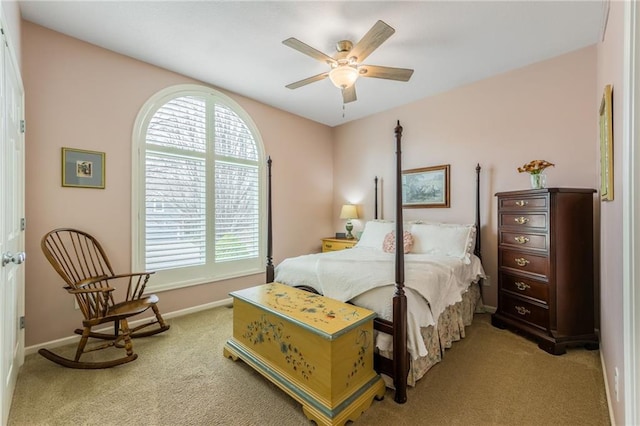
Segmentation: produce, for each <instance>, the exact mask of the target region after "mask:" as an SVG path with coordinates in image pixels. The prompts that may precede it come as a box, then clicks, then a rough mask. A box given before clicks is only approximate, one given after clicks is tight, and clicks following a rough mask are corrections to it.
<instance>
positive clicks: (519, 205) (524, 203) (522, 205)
mask: <svg viewBox="0 0 640 426" xmlns="http://www.w3.org/2000/svg"><path fill="white" fill-rule="evenodd" d="M527 204H529V203H528V202H527V201H524V200H520V201H516V206H518V207H524V206H526V205H527Z"/></svg>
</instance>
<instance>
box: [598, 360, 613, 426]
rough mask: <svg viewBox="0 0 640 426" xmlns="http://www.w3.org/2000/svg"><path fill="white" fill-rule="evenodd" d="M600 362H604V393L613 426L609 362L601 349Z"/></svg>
mask: <svg viewBox="0 0 640 426" xmlns="http://www.w3.org/2000/svg"><path fill="white" fill-rule="evenodd" d="M600 363H601V364H602V380H604V393H605V395H607V407H608V408H609V421H610V422H611V426H616V422H615V420H616V419H615V417H614V416H613V405H612V404H611V392H610V391H609V381H608V380H607V369H606V366H607V364H606V363H605V362H604V354H603V353H602V351H600Z"/></svg>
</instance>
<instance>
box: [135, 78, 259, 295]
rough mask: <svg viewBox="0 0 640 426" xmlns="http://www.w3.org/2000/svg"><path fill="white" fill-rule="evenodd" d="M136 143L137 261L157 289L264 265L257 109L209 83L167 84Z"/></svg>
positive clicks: (146, 109)
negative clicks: (253, 110) (250, 112)
mask: <svg viewBox="0 0 640 426" xmlns="http://www.w3.org/2000/svg"><path fill="white" fill-rule="evenodd" d="M133 139H134V141H133V142H134V143H133V148H134V150H133V232H132V235H133V242H132V245H133V266H134V268H136V269H137V270H147V271H157V273H156V275H155V276H154V278H153V279H152V280H151V281H150V283H149V286H150V288H152V289H155V290H162V289H170V288H177V287H183V286H187V285H194V284H201V283H206V282H211V281H215V280H220V279H226V278H232V277H237V276H243V275H250V274H255V273H260V272H263V271H264V256H263V252H264V249H263V245H264V244H262V241H263V238H262V234H263V232H262V229H263V226H262V218H263V217H264V214H261V213H262V210H263V205H264V203H263V202H262V200H263V194H264V177H263V175H264V166H263V165H264V161H263V159H264V153H263V152H264V150H263V148H262V142H261V139H260V135H259V134H258V132H257V130H256V128H255V126H254V124H253V123H252V121H251V119H250V118H249V116H248V115H247V114H246V113H245V112H244V110H242V108H240V106H238V105H237V104H236V103H235V102H234V101H233V100H231V99H230V98H229V97H227V96H225V95H223V94H221V93H219V92H217V91H215V90H213V89H211V88H207V87H203V86H197V85H179V86H174V87H170V88H167V89H165V90H163V91H161V92H159V93H157V94H156V95H155V96H153V97H152V98H151V99H149V100H148V101H147V102H146V103H145V105H144V106H143V107H142V109H141V110H140V112H139V114H138V118H137V120H136V123H135V126H134V136H133Z"/></svg>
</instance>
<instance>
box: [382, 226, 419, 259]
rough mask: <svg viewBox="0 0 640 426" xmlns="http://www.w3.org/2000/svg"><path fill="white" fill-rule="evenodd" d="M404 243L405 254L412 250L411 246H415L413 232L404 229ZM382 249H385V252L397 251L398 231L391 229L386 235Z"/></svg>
mask: <svg viewBox="0 0 640 426" xmlns="http://www.w3.org/2000/svg"><path fill="white" fill-rule="evenodd" d="M402 245H403V248H404V253H405V254H407V253H409V252H410V251H411V247H413V235H411V232H409V231H404V232H403V233H402ZM382 251H384V252H385V253H395V252H396V231H391V232H389V233H388V234H387V235H386V236H385V237H384V242H383V243H382Z"/></svg>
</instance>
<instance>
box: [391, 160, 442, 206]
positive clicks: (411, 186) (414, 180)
mask: <svg viewBox="0 0 640 426" xmlns="http://www.w3.org/2000/svg"><path fill="white" fill-rule="evenodd" d="M450 168H451V166H450V165H449V164H445V165H442V166H432V167H423V168H420V169H411V170H403V171H402V207H404V208H428V207H449V206H450V204H449V191H450V189H449V170H450Z"/></svg>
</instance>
